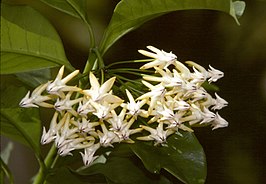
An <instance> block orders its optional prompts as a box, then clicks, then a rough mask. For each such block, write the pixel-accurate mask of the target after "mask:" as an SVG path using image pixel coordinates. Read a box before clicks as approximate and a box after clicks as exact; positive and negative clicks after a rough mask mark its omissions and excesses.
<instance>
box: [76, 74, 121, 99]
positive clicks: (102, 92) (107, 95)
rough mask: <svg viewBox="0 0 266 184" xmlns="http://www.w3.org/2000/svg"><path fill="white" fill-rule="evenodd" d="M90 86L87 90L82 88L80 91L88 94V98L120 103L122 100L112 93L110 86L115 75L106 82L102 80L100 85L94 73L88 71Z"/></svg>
mask: <svg viewBox="0 0 266 184" xmlns="http://www.w3.org/2000/svg"><path fill="white" fill-rule="evenodd" d="M89 79H90V84H91V88H90V89H88V90H82V92H81V93H83V94H84V95H86V96H89V97H90V99H91V100H92V101H94V102H98V103H99V102H100V101H106V102H109V103H122V102H123V100H122V99H120V98H119V97H117V96H115V95H112V92H111V88H112V86H113V84H114V82H115V77H112V78H110V79H109V80H107V81H106V82H104V83H103V84H102V85H100V84H99V82H98V80H97V78H96V77H95V75H94V74H93V73H92V72H90V75H89Z"/></svg>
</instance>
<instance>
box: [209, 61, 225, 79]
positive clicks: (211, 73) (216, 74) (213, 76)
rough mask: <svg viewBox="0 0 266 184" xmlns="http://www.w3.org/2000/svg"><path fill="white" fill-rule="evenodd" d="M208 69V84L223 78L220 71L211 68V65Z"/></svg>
mask: <svg viewBox="0 0 266 184" xmlns="http://www.w3.org/2000/svg"><path fill="white" fill-rule="evenodd" d="M209 67H210V69H209V70H208V77H209V79H208V81H209V83H211V82H216V81H217V80H218V79H220V78H222V77H223V76H224V73H223V72H222V71H220V70H217V69H215V68H213V67H212V66H211V65H209Z"/></svg>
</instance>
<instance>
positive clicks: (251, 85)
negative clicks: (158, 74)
mask: <svg viewBox="0 0 266 184" xmlns="http://www.w3.org/2000/svg"><path fill="white" fill-rule="evenodd" d="M117 2H118V1H105V0H99V1H96V2H93V3H91V4H90V6H88V12H89V16H91V17H92V24H93V25H94V26H95V32H96V33H97V40H99V39H100V37H101V35H102V33H103V30H104V28H105V27H106V26H107V24H108V21H109V20H110V17H111V13H112V11H113V9H114V7H115V5H116V3H117ZM245 2H246V10H245V12H244V14H243V16H242V17H241V18H240V19H239V21H240V24H241V25H240V26H238V25H237V24H236V23H235V21H234V20H233V18H232V17H230V16H229V15H227V14H225V13H221V12H216V11H200V10H193V11H179V12H175V13H170V14H167V15H164V16H162V17H160V18H157V19H155V20H152V21H150V22H148V23H146V24H145V25H143V26H141V27H140V28H139V29H137V30H136V31H133V32H132V33H129V34H128V35H126V36H124V37H123V38H122V39H121V40H119V41H118V42H117V43H116V44H115V45H114V46H113V47H111V49H110V50H109V51H108V52H107V54H106V55H105V57H104V61H105V62H106V63H111V62H114V61H119V60H129V59H140V58H143V56H141V55H140V54H138V52H137V50H138V49H145V47H146V46H147V45H153V46H155V47H158V48H160V49H163V50H165V51H167V52H169V51H173V53H175V54H176V55H177V57H178V59H179V60H180V61H186V60H192V61H195V62H197V63H199V64H201V65H202V66H204V67H206V68H207V67H208V65H209V64H211V65H212V66H213V67H215V68H217V69H220V70H222V71H224V73H225V77H224V78H222V79H220V80H219V81H218V82H217V83H216V84H217V85H218V86H219V88H220V91H219V92H218V93H219V95H220V96H221V97H223V98H224V99H226V100H227V101H228V102H229V105H228V107H226V108H224V109H223V110H221V111H220V114H221V116H222V117H224V118H225V119H226V120H227V121H228V122H229V127H228V128H223V129H218V130H215V131H212V130H211V128H197V129H195V134H196V136H197V137H198V139H199V141H200V143H201V144H202V146H203V148H204V150H205V153H206V158H207V164H208V176H207V181H206V183H207V184H220V183H221V184H229V183H230V184H260V183H265V182H266V176H265V175H264V174H265V173H266V166H265V165H266V151H265V150H266V149H265V147H266V133H265V131H266V1H265V0H246V1H245ZM31 6H32V7H34V8H35V9H37V10H39V11H41V12H42V13H43V15H44V16H46V17H47V18H48V19H49V20H50V21H51V22H52V24H53V25H54V26H55V27H56V29H57V31H58V33H59V34H60V35H61V37H62V39H63V42H64V45H65V49H66V52H67V56H68V58H69V60H70V61H71V63H72V64H73V65H74V66H75V67H77V68H80V69H82V68H83V66H84V65H85V62H86V58H87V51H88V49H89V45H88V41H87V40H86V38H87V39H88V37H87V36H86V30H85V28H84V26H83V25H82V24H81V23H80V22H78V21H77V20H75V19H73V18H71V17H69V16H66V15H64V14H62V13H58V12H56V10H53V9H50V8H49V7H46V8H40V7H41V6H43V5H40V4H38V3H31ZM55 17H58V18H55ZM66 28H71V29H66ZM15 149H17V150H19V151H22V152H21V153H20V158H21V154H23V153H24V154H26V155H27V154H29V157H31V155H30V152H29V150H22V149H24V148H20V147H19V146H16V148H15ZM12 156H13V157H15V156H14V155H12ZM16 159H17V160H16ZM30 162H32V161H31V160H27V159H26V160H22V161H21V160H18V158H14V159H13V160H11V163H13V164H14V165H15V166H13V167H14V168H18V165H19V164H28V163H30ZM14 168H13V169H14ZM22 168H23V167H22ZM33 168H35V166H33ZM17 172H19V171H17ZM35 172H36V170H34V171H28V175H32V174H33V173H35ZM18 174H19V173H17V175H18ZM28 175H27V174H26V175H25V174H24V175H23V176H20V177H22V178H21V179H22V180H21V182H23V178H26V179H28V177H29V176H28Z"/></svg>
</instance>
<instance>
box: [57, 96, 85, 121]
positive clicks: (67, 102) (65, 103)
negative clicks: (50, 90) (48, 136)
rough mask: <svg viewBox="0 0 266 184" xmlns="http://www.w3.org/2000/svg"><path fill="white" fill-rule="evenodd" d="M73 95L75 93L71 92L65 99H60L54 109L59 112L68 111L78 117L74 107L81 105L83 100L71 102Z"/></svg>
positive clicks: (78, 99)
mask: <svg viewBox="0 0 266 184" xmlns="http://www.w3.org/2000/svg"><path fill="white" fill-rule="evenodd" d="M72 93H73V91H69V92H68V94H67V95H66V96H65V98H64V99H61V100H60V99H59V98H58V99H57V101H56V103H55V104H54V108H55V109H56V110H57V111H59V112H62V111H64V110H66V111H68V112H70V113H71V114H72V115H74V116H77V112H76V111H75V110H74V109H73V107H72V106H73V105H75V104H76V103H79V102H80V101H81V100H82V98H77V99H74V100H71V99H70V98H71V95H72Z"/></svg>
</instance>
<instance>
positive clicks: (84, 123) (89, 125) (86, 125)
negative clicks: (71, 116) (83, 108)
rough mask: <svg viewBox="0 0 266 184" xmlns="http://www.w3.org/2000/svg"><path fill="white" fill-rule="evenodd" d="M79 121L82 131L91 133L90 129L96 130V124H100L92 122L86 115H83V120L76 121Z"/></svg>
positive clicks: (79, 127) (78, 124) (80, 130)
mask: <svg viewBox="0 0 266 184" xmlns="http://www.w3.org/2000/svg"><path fill="white" fill-rule="evenodd" d="M74 122H75V124H76V123H77V127H78V130H79V132H80V133H89V132H90V131H94V130H95V128H94V127H96V126H98V125H99V122H90V120H87V119H86V118H85V117H82V120H81V122H80V121H79V120H77V121H74Z"/></svg>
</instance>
